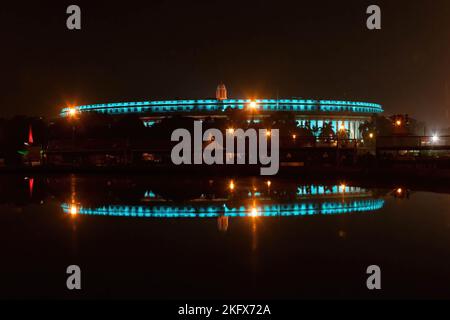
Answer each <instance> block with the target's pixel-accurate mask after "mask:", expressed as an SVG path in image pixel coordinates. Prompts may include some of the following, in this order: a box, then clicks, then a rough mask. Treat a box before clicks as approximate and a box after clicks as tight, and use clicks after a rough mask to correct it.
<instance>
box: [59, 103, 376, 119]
mask: <svg viewBox="0 0 450 320" xmlns="http://www.w3.org/2000/svg"><path fill="white" fill-rule="evenodd" d="M249 102H250V100H249V99H229V100H222V101H219V100H168V101H141V102H120V103H106V104H105V103H103V104H89V105H84V106H77V107H75V108H76V109H77V111H79V112H89V111H96V112H101V113H111V114H125V113H170V112H189V113H191V112H198V111H200V112H215V111H221V112H222V111H224V110H225V109H226V108H232V109H234V108H235V109H244V106H245V105H246V104H248V103H249ZM256 102H257V103H259V105H260V108H261V109H262V110H264V111H294V112H305V111H306V112H308V111H309V112H352V113H380V112H383V108H382V106H381V105H379V104H376V103H369V102H352V101H331V100H297V99H280V100H275V99H258V100H256ZM68 109H69V108H64V109H62V110H61V116H66V115H67V112H68Z"/></svg>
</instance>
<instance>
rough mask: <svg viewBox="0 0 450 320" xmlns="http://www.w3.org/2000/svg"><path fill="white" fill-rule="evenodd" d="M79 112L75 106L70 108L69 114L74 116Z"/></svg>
mask: <svg viewBox="0 0 450 320" xmlns="http://www.w3.org/2000/svg"><path fill="white" fill-rule="evenodd" d="M76 114H77V109H75V108H73V107H72V108H69V116H70V117H74V116H75V115H76Z"/></svg>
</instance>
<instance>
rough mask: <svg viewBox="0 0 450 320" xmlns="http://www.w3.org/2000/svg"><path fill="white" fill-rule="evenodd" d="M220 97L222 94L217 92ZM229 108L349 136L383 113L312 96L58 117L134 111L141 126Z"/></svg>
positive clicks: (95, 108)
mask: <svg viewBox="0 0 450 320" xmlns="http://www.w3.org/2000/svg"><path fill="white" fill-rule="evenodd" d="M221 94H222V95H221V97H224V96H225V94H223V92H222V93H221ZM229 109H239V110H247V111H248V112H247V113H244V114H248V119H249V121H250V119H251V121H254V122H258V121H260V119H261V118H264V117H267V116H270V115H271V114H273V113H274V112H290V113H292V114H293V115H294V116H295V120H296V121H297V124H298V126H299V127H300V126H310V127H311V128H315V127H316V128H318V129H319V130H320V129H321V128H322V126H323V125H324V124H325V123H331V125H332V127H333V130H334V132H337V131H338V130H339V129H341V128H342V129H343V128H345V130H346V132H347V133H348V137H349V138H350V139H359V138H361V136H360V132H359V126H360V124H362V123H364V122H365V121H368V120H370V119H371V117H372V115H374V114H377V113H381V112H383V108H382V106H381V105H380V104H376V103H370V102H354V101H335V100H312V99H254V100H251V99H208V100H164V101H140V102H120V103H103V104H90V105H82V106H76V107H73V108H64V109H62V111H61V116H63V117H66V116H70V115H73V114H76V113H85V112H98V113H104V114H110V115H123V114H130V113H131V114H133V113H134V114H138V115H140V117H141V119H142V121H143V122H144V124H145V125H147V126H151V125H152V124H154V123H155V122H157V121H160V120H161V119H164V118H167V117H171V116H173V115H181V116H188V117H195V118H200V119H201V118H205V117H227V113H226V111H227V110H229Z"/></svg>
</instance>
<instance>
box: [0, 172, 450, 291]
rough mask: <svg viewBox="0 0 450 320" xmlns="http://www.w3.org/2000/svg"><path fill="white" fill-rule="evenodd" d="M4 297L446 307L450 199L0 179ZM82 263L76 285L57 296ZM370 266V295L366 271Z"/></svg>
mask: <svg viewBox="0 0 450 320" xmlns="http://www.w3.org/2000/svg"><path fill="white" fill-rule="evenodd" d="M0 191H1V192H0V225H1V227H0V228H1V232H0V234H1V235H0V237H1V243H2V263H1V264H0V270H1V277H2V282H1V286H0V297H1V298H150V299H187V298H208V299H211V298H229V299H242V298H250V299H262V298H263V299H299V298H301V299H305V298H374V299H377V298H450V271H449V270H450V209H449V208H450V195H449V194H448V193H445V192H442V191H439V190H434V191H432V192H431V191H427V190H426V189H425V190H418V189H415V188H412V187H410V186H407V185H396V184H395V183H393V184H390V185H384V186H377V187H376V188H375V187H372V186H370V182H369V181H365V182H364V181H362V182H361V181H360V182H352V181H345V180H339V181H329V180H328V181H321V180H315V181H309V180H303V179H302V178H301V177H295V178H294V177H292V178H289V179H272V180H270V181H269V180H267V179H264V178H262V177H255V178H231V177H230V178H217V177H211V178H207V177H175V176H174V177H158V176H153V177H152V176H148V177H145V176H138V175H110V176H107V175H47V176H25V175H3V176H1V177H0ZM73 264H75V265H79V266H80V268H81V270H82V290H81V291H69V290H67V289H66V278H67V275H66V268H67V266H69V265H73ZM370 265H378V266H380V268H381V272H382V274H381V283H382V289H381V290H380V291H369V290H368V289H367V287H366V279H367V277H368V275H367V274H366V269H367V267H368V266H370Z"/></svg>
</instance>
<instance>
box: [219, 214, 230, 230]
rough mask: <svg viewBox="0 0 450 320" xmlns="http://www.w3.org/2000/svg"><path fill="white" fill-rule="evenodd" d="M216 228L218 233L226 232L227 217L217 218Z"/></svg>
mask: <svg viewBox="0 0 450 320" xmlns="http://www.w3.org/2000/svg"><path fill="white" fill-rule="evenodd" d="M217 228H218V229H219V230H220V231H227V230H228V217H227V216H220V217H218V218H217Z"/></svg>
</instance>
